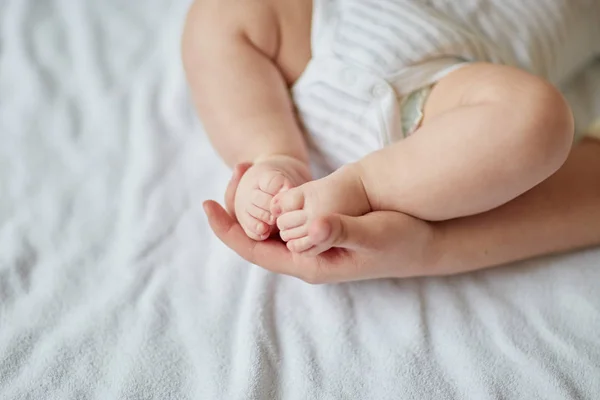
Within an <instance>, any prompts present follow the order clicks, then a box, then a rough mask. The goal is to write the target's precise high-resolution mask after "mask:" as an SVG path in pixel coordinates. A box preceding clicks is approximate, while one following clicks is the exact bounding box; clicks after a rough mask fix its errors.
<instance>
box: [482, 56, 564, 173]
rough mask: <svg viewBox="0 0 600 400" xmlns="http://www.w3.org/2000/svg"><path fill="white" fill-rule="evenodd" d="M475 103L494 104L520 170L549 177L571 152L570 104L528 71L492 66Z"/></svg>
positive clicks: (551, 87) (550, 86) (542, 80)
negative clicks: (517, 159)
mask: <svg viewBox="0 0 600 400" xmlns="http://www.w3.org/2000/svg"><path fill="white" fill-rule="evenodd" d="M476 96H477V97H476V101H474V103H476V104H481V103H486V104H490V103H491V104H496V106H497V107H498V110H499V111H500V113H499V115H504V116H505V118H503V119H502V120H501V121H498V122H499V123H501V124H502V125H504V126H505V129H504V134H505V135H506V140H508V141H510V143H511V144H512V146H511V147H512V148H513V149H515V151H516V152H518V154H515V155H516V156H518V158H519V161H520V162H521V163H522V167H523V168H525V169H527V170H531V171H532V172H533V171H541V172H544V174H551V173H553V172H554V171H556V170H557V169H558V168H559V167H560V166H561V165H562V164H563V163H564V162H565V160H566V158H567V156H568V154H569V151H570V149H571V145H572V141H573V134H574V121H573V115H572V112H571V109H570V107H569V105H568V104H567V102H566V100H565V99H564V97H563V95H562V94H561V93H560V92H559V90H558V89H557V88H556V87H554V86H553V85H552V84H551V83H550V82H548V81H546V80H544V79H542V78H539V77H537V76H534V75H531V74H529V73H527V72H524V71H521V70H518V69H515V68H510V67H502V66H493V67H491V68H490V71H489V72H488V73H487V74H486V75H485V78H484V79H482V81H481V85H479V86H478V90H477V91H476Z"/></svg>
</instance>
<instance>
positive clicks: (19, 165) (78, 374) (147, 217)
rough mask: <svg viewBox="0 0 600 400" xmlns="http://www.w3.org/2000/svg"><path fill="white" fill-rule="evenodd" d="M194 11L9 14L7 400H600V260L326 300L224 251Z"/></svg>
mask: <svg viewBox="0 0 600 400" xmlns="http://www.w3.org/2000/svg"><path fill="white" fill-rule="evenodd" d="M188 5H189V1H188V0H147V1H145V2H141V1H129V2H124V1H117V0H104V1H92V0H85V1H84V0H81V1H69V0H52V1H51V0H47V1H42V0H4V1H0V398H2V399H211V400H212V399H228V400H230V399H276V398H283V399H290V400H292V399H303V400H305V399H392V398H394V399H397V398H402V399H412V398H414V399H426V398H436V399H463V398H474V399H481V400H484V399H523V398H528V399H534V398H544V399H597V398H600V380H599V379H598V377H599V376H600V329H599V328H600V290H598V282H599V281H600V249H590V250H587V251H582V252H578V253H575V254H570V255H563V256H557V257H549V258H544V259H538V260H534V261H529V262H525V263H520V264H517V265H512V266H507V267H503V268H497V269H493V270H489V271H483V272H477V273H473V274H468V275H464V276H456V277H447V278H429V279H409V280H381V281H373V282H365V283H350V284H341V285H335V286H311V285H308V284H305V283H303V282H301V281H298V280H295V279H292V278H289V277H284V276H275V275H272V274H270V273H268V272H266V271H264V270H262V269H260V268H258V267H255V266H252V265H249V264H248V263H246V262H244V261H243V260H241V259H240V258H239V257H238V256H236V255H235V254H233V253H232V252H231V251H229V250H228V249H227V248H225V246H224V245H222V244H221V243H220V242H219V241H218V240H217V239H216V238H215V237H214V236H213V235H212V234H211V232H210V230H209V228H208V225H207V223H206V219H205V217H204V214H203V212H202V207H201V203H202V201H203V200H205V199H207V198H217V199H218V198H220V197H221V194H222V193H223V190H224V187H225V183H226V181H227V179H228V171H227V169H226V168H225V167H224V166H223V165H222V163H221V162H220V161H219V160H218V159H217V157H216V156H215V154H214V153H213V151H212V150H211V148H210V146H209V145H208V142H207V140H206V138H205V136H204V135H203V134H202V129H201V126H200V124H199V122H198V121H197V119H196V117H195V116H194V112H193V109H192V107H191V104H190V100H189V95H188V93H187V89H186V84H185V81H184V76H183V73H182V68H181V63H180V60H179V35H180V32H181V24H182V21H183V17H184V13H185V10H186V8H187V6H188ZM594 88H595V89H594ZM568 92H569V98H571V100H572V101H573V102H574V104H576V103H577V104H578V105H577V115H578V120H579V121H584V120H585V119H586V118H588V119H589V118H590V116H591V115H592V114H593V113H594V112H597V111H599V110H600V102H599V99H598V96H596V97H594V96H593V94H594V93H596V95H598V94H600V66H598V65H596V67H595V69H590V70H589V71H587V72H586V74H585V75H583V76H582V77H581V78H580V80H579V81H578V82H577V83H576V84H574V85H573V86H572V87H571V89H570V90H569V91H568Z"/></svg>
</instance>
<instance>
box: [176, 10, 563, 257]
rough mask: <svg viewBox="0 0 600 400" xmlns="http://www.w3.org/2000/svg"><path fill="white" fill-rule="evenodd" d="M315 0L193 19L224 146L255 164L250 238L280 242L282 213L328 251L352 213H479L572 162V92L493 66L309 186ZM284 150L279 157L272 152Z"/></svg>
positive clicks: (284, 232)
mask: <svg viewBox="0 0 600 400" xmlns="http://www.w3.org/2000/svg"><path fill="white" fill-rule="evenodd" d="M311 5H312V3H311V1H309V0H303V1H292V0H287V1H275V0H272V1H261V2H259V1H255V0H242V1H233V0H199V1H197V2H196V3H195V5H194V6H193V8H192V10H191V11H190V15H189V18H188V23H187V24H186V32H185V34H184V42H183V55H184V64H185V66H186V71H187V75H188V79H189V81H190V84H191V86H192V92H193V94H194V99H195V102H196V105H197V108H198V111H199V113H200V115H201V117H202V120H203V122H204V124H205V127H206V130H207V132H208V134H209V136H210V138H211V140H212V142H213V145H214V146H215V148H216V149H217V151H218V152H219V153H220V154H221V156H222V157H223V158H224V160H225V161H226V162H227V163H228V164H229V165H230V166H233V165H235V164H237V163H240V162H244V161H250V162H254V164H255V165H254V166H253V167H252V168H251V169H250V170H249V171H248V172H247V173H246V174H245V175H244V177H243V179H242V181H241V182H240V186H239V188H238V191H237V192H236V199H235V212H236V215H237V218H238V220H239V221H240V224H241V225H242V227H243V228H244V231H245V232H246V234H247V235H248V236H249V237H251V238H253V239H255V240H264V239H266V238H267V237H268V236H269V234H270V233H271V232H272V231H273V230H274V229H275V228H274V226H275V219H277V225H278V226H279V228H280V229H281V232H280V235H281V237H282V239H283V240H285V241H287V242H288V248H289V249H290V250H291V251H294V252H299V253H304V254H307V255H316V254H319V253H321V252H323V251H326V250H327V249H329V248H330V247H331V246H332V245H333V244H335V242H336V240H337V238H336V237H335V234H336V232H337V231H336V229H334V227H335V226H336V224H337V223H336V218H337V216H339V215H350V216H359V215H364V214H366V213H369V212H371V211H398V212H402V213H406V214H410V215H412V216H415V217H418V218H421V219H425V220H435V221H437V220H447V219H453V218H457V217H462V216H467V215H473V214H477V213H481V212H484V211H487V210H490V209H493V208H496V207H498V206H500V205H502V204H504V203H506V202H508V201H510V200H511V199H514V198H515V197H517V196H519V195H521V194H522V193H524V192H525V191H527V190H529V189H531V188H532V187H533V186H535V185H537V184H538V183H540V182H541V181H543V180H544V179H546V178H547V177H548V176H550V175H551V174H552V173H554V172H555V171H556V170H557V169H558V168H559V167H560V166H561V165H562V163H563V162H564V160H565V159H566V157H567V154H568V152H569V149H570V143H571V139H572V134H573V121H572V117H571V113H570V110H569V108H568V106H567V105H566V103H565V102H564V100H563V98H562V96H561V95H560V94H559V93H558V91H557V90H556V89H555V88H553V87H552V86H551V85H550V84H549V83H547V82H545V81H543V80H542V79H540V78H537V77H535V76H532V75H530V74H527V73H525V72H522V71H519V70H516V69H514V68H510V67H505V66H498V65H491V64H484V63H480V64H473V65H471V66H468V67H464V68H462V69H459V70H458V71H455V72H453V73H451V74H449V75H447V76H446V77H444V78H442V79H441V80H440V81H439V82H438V84H437V85H436V86H435V87H434V89H433V91H432V93H431V95H430V97H429V99H428V101H427V104H426V106H425V118H424V120H423V123H422V126H421V128H420V129H419V130H418V131H417V132H416V133H415V134H414V135H413V136H411V137H410V138H408V139H406V140H403V141H401V142H398V143H394V144H393V145H391V146H388V147H386V148H384V149H382V150H379V151H377V152H374V153H372V154H370V155H368V156H367V157H365V158H364V159H362V160H360V161H358V162H357V163H355V164H352V165H349V166H346V167H344V168H342V169H340V170H338V171H336V172H335V173H334V174H332V175H330V176H328V177H326V178H324V179H321V180H317V181H312V182H307V183H304V181H306V180H310V176H309V175H308V174H307V172H306V171H308V167H307V166H308V157H307V149H306V144H305V142H304V138H303V135H302V131H301V129H300V127H299V125H298V123H297V121H296V119H295V115H294V111H293V105H292V103H291V99H290V96H289V92H288V88H289V86H290V85H291V84H293V82H294V81H295V80H296V79H297V78H298V76H299V75H300V74H301V72H302V71H303V70H304V68H305V66H306V64H307V63H308V61H309V60H310V24H311ZM515 110H518V112H515ZM274 157H275V158H276V159H277V160H279V161H278V162H277V166H275V165H274V164H273V163H271V162H265V161H264V160H272V159H274ZM299 176H300V177H302V178H297V177H299ZM273 180H276V181H277V184H274V183H273V186H272V187H271V186H269V185H270V184H271V183H269V185H266V184H265V182H272V181H273ZM302 183H304V184H302ZM298 185H300V186H298ZM267 186H269V187H267ZM288 189H289V190H288ZM271 200H272V201H271ZM269 201H271V204H270V206H269V207H267V206H266V205H267V202H269Z"/></svg>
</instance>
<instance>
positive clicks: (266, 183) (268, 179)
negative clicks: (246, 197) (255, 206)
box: [258, 172, 291, 196]
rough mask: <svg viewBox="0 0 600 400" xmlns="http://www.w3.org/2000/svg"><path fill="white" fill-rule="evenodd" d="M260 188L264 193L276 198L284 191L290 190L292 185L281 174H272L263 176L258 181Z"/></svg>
mask: <svg viewBox="0 0 600 400" xmlns="http://www.w3.org/2000/svg"><path fill="white" fill-rule="evenodd" d="M258 187H259V189H260V190H262V191H263V192H265V193H269V194H270V195H273V196H274V195H276V194H277V193H279V192H281V191H282V190H286V189H289V188H290V187H291V185H290V182H289V180H288V179H287V178H286V176H285V175H283V174H282V173H281V172H273V173H272V174H265V175H263V176H261V177H260V179H259V180H258Z"/></svg>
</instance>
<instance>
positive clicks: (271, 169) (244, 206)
mask: <svg viewBox="0 0 600 400" xmlns="http://www.w3.org/2000/svg"><path fill="white" fill-rule="evenodd" d="M309 179H310V174H309V172H308V168H307V166H306V165H305V164H303V163H302V162H300V161H298V160H296V159H295V158H292V157H286V156H275V157H270V158H268V159H265V160H262V161H260V162H257V163H256V164H254V165H253V166H252V167H250V168H249V169H248V171H246V173H245V174H244V175H243V176H242V178H241V180H240V184H239V186H238V188H237V190H236V192H235V200H234V208H235V214H236V217H237V219H238V222H239V223H240V225H241V226H242V228H243V229H244V231H245V232H246V235H248V237H249V238H251V239H254V240H265V239H267V238H268V237H269V236H270V235H271V234H272V233H273V231H274V230H275V229H276V225H275V217H274V216H273V215H272V214H271V211H270V206H271V200H272V199H273V196H275V195H276V194H277V193H279V192H281V191H282V190H287V189H290V188H293V187H296V186H298V185H301V184H302V183H304V182H306V181H308V180H309Z"/></svg>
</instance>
